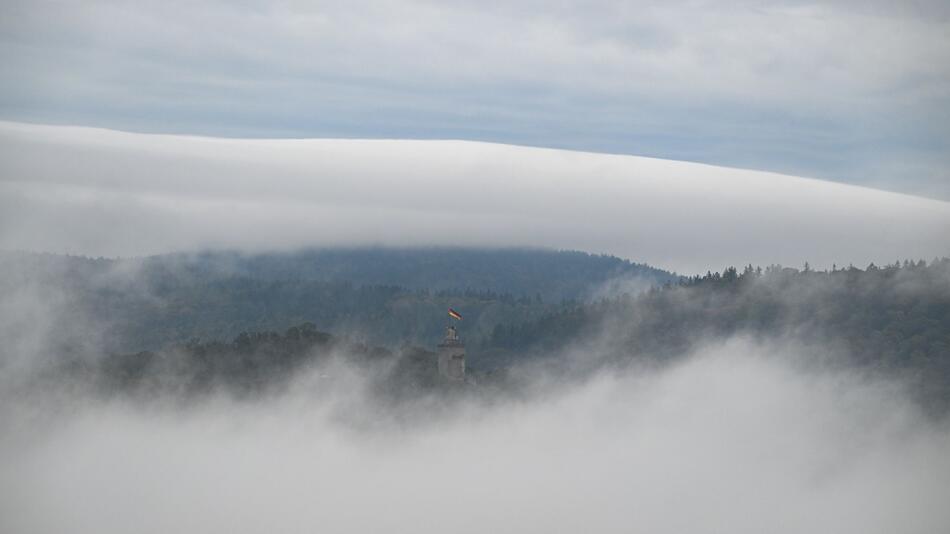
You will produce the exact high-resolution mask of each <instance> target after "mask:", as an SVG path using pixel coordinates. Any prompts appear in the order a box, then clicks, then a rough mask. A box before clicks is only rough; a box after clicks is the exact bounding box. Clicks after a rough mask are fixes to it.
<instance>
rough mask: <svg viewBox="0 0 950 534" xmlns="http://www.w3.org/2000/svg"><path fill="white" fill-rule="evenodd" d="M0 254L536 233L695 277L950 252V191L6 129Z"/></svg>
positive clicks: (492, 241)
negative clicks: (934, 195)
mask: <svg viewBox="0 0 950 534" xmlns="http://www.w3.org/2000/svg"><path fill="white" fill-rule="evenodd" d="M0 162H2V163H0V248H7V249H29V250H44V251H52V252H68V253H80V254H89V255H144V254H152V253H161V252H168V251H176V250H188V249H196V248H201V247H235V248H240V249H246V250H265V249H284V248H292V247H299V246H312V245H317V246H319V245H433V244H439V245H502V246H505V245H533V246H549V247H560V248H577V249H582V250H588V251H594V252H607V253H612V254H617V255H620V256H623V257H627V258H630V259H634V260H637V261H646V262H649V263H651V264H654V265H657V266H660V267H665V268H670V269H675V270H678V271H680V272H686V273H692V272H700V271H705V270H706V269H718V268H721V267H724V266H726V265H730V264H745V263H749V262H751V263H756V264H769V263H773V262H780V263H784V264H787V265H800V264H801V263H802V262H804V261H809V262H811V263H812V264H813V265H818V266H829V267H830V265H831V264H832V263H833V262H837V263H839V265H840V264H847V263H849V262H853V263H854V264H856V265H864V264H867V263H868V262H871V261H874V262H878V263H880V262H890V261H893V260H895V259H898V258H908V257H909V258H928V259H929V258H931V257H933V256H936V255H945V254H948V253H950V203H947V202H943V201H937V200H930V199H924V198H918V197H912V196H906V195H900V194H895V193H888V192H883V191H877V190H872V189H866V188H859V187H854V186H848V185H842V184H835V183H830V182H822V181H817V180H810V179H803V178H796V177H791V176H783V175H776V174H771V173H765V172H758V171H745V170H737V169H730V168H722V167H712V166H707V165H701V164H694V163H685V162H675V161H667V160H658V159H650V158H641V157H633V156H614V155H603V154H591V153H582V152H569V151H559V150H551V149H538V148H526V147H517V146H506V145H497V144H486V143H474V142H462V141H399V140H333V139H310V140H240V139H217V138H200V137H185V136H167V135H146V134H131V133H122V132H116V131H109V130H100V129H91V128H79V127H52V126H36V125H25V124H17V123H0Z"/></svg>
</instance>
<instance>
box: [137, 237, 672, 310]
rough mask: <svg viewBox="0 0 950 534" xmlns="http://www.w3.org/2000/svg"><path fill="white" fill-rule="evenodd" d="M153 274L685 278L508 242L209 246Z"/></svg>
mask: <svg viewBox="0 0 950 534" xmlns="http://www.w3.org/2000/svg"><path fill="white" fill-rule="evenodd" d="M143 266H144V268H145V269H146V270H148V271H149V272H150V273H151V274H152V275H153V276H174V277H181V276H182V275H183V274H185V273H187V274H188V275H190V276H195V277H199V278H216V279H217V278H221V277H224V276H229V277H240V278H250V279H255V280H266V281H275V280H307V281H316V282H349V283H352V284H354V285H356V286H362V285H385V286H398V287H401V288H406V289H413V290H415V289H426V290H429V291H454V292H458V291H464V290H474V291H478V292H486V291H487V292H493V293H498V294H505V293H507V294H511V295H515V296H524V295H527V296H531V297H535V296H538V295H540V296H541V298H543V299H544V300H547V301H561V300H565V299H567V300H585V299H587V298H588V297H591V296H593V295H592V292H594V291H596V290H597V288H599V287H600V286H601V285H602V284H604V283H605V282H607V281H609V280H616V279H628V280H629V279H633V280H639V281H643V282H646V283H653V284H662V283H665V282H669V281H674V280H676V279H677V278H678V277H677V276H676V275H675V274H673V273H670V272H667V271H664V270H661V269H657V268H654V267H651V266H648V265H645V264H640V263H632V262H630V261H627V260H623V259H620V258H617V257H615V256H608V255H594V254H588V253H586V252H578V251H556V250H547V249H528V248H505V249H482V248H447V247H430V248H402V249H397V248H328V249H309V250H303V251H299V252H293V253H285V254H256V255H246V254H240V253H237V252H205V253H200V254H173V255H165V256H155V257H151V258H147V259H146V260H144V261H143Z"/></svg>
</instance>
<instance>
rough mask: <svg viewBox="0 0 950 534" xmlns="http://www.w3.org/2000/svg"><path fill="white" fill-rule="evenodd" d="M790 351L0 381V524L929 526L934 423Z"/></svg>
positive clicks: (106, 529)
mask: <svg viewBox="0 0 950 534" xmlns="http://www.w3.org/2000/svg"><path fill="white" fill-rule="evenodd" d="M573 357H584V355H575V356H573ZM795 359H796V354H795V352H794V350H790V349H788V348H783V347H781V346H774V345H773V346H769V345H760V344H756V343H750V342H747V341H742V340H733V341H731V342H727V343H725V344H722V345H710V346H707V347H705V348H703V349H701V350H700V351H699V352H698V353H696V354H693V355H692V356H690V357H688V358H685V359H684V361H683V363H681V364H680V365H677V366H674V367H672V368H669V369H666V370H663V371H648V370H645V369H640V370H637V371H633V370H629V371H628V372H624V373H609V374H608V373H604V374H598V375H595V376H594V377H593V378H591V379H590V380H586V381H583V382H580V383H566V384H565V383H560V384H557V383H551V382H546V381H545V379H544V377H543V376H535V378H534V381H533V382H534V384H535V387H536V389H534V390H532V389H530V388H529V389H527V390H525V393H526V394H527V396H526V397H525V396H522V397H521V398H520V399H519V398H508V397H504V396H502V397H496V398H493V399H491V398H488V399H481V400H479V399H465V398H462V399H455V400H453V401H450V404H451V405H450V406H449V407H448V408H447V409H438V407H439V406H440V405H442V406H443V408H445V403H446V402H447V401H446V399H441V400H440V399H437V398H436V399H422V400H420V401H419V402H418V403H417V404H415V405H410V406H407V407H404V410H403V411H402V414H401V416H399V415H398V414H394V412H392V411H391V410H390V409H386V408H384V407H382V406H380V405H378V404H375V403H374V402H373V401H371V400H369V399H368V397H366V396H365V391H366V390H365V388H364V386H365V382H364V380H365V375H363V374H360V372H359V371H358V370H353V369H348V368H347V367H346V366H343V367H340V366H334V365H330V366H328V367H323V368H318V369H314V370H313V371H312V372H310V373H305V374H302V375H300V376H299V378H298V380H297V381H296V383H295V384H294V386H293V387H291V388H290V389H288V390H287V391H286V392H285V393H284V394H281V395H278V396H276V397H273V396H272V397H267V398H261V399H256V400H253V401H251V402H249V401H247V400H244V401H236V400H233V399H228V398H225V397H212V398H206V399H202V400H200V401H195V402H188V403H176V402H167V401H162V400H159V401H158V402H150V403H146V404H138V403H133V402H129V401H119V402H117V401H115V400H113V401H102V400H97V399H96V398H95V397H83V396H81V395H80V396H79V398H78V400H79V402H73V403H72V404H71V405H69V406H58V407H56V405H55V403H54V404H53V405H52V406H51V405H50V404H49V403H50V402H51V401H50V400H49V398H47V400H46V401H45V402H46V403H47V407H43V403H42V402H40V403H36V402H33V401H32V400H31V402H25V403H24V404H25V406H19V404H20V402H23V401H22V400H21V401H18V402H15V403H12V404H11V403H9V402H8V403H5V407H4V409H3V422H4V423H3V424H4V432H3V433H2V434H0V435H2V436H3V437H2V438H0V496H2V500H0V511H2V513H0V530H3V531H5V532H62V531H69V532H76V533H84V532H89V533H93V532H94V533H97V534H104V533H111V532H129V531H136V532H143V533H150V532H155V533H159V532H169V531H176V532H205V533H216V532H221V533H224V532H228V533H234V532H237V533H240V532H260V531H280V532H301V533H303V532H314V531H320V532H376V531H381V530H390V531H394V532H420V533H427V532H445V531H452V532H473V533H474V532H485V531H491V532H512V533H514V532H539V533H540V532H552V531H566V532H587V531H596V532H630V531H631V530H634V531H649V532H658V533H665V532H671V533H672V532H684V531H689V532H722V531H723V530H728V531H729V532H738V533H743V532H749V533H753V532H763V531H769V532H777V533H783V532H790V533H791V532H829V531H833V532H841V533H850V532H854V533H862V534H864V533H876V532H880V533H888V532H898V531H899V532H907V533H918V532H919V533H929V532H937V531H940V530H941V529H942V528H943V527H944V526H945V525H946V524H947V522H948V521H950V515H948V511H947V509H946V507H945V506H944V505H943V503H944V501H945V497H946V481H947V480H950V454H948V453H947V451H948V450H950V434H948V433H947V431H946V428H945V427H942V426H939V427H938V426H934V425H933V423H932V422H931V421H927V420H926V419H924V418H922V416H921V415H920V414H919V412H918V411H917V408H916V407H915V406H914V405H912V404H910V403H908V402H907V401H906V400H905V399H904V397H903V396H902V394H901V392H900V390H899V388H896V387H894V385H893V384H889V383H887V382H873V381H872V382H868V381H863V380H859V379H857V378H856V377H855V376H853V375H850V374H848V373H834V372H813V371H809V370H803V369H801V368H798V366H795V365H790V364H789V362H793V361H795ZM328 375H332V376H333V377H335V379H336V380H335V381H334V382H333V383H332V384H333V385H331V386H327V385H326V379H325V377H326V376H328ZM11 406H16V410H13V411H11V409H10V408H11ZM49 407H55V409H48V408H49ZM407 414H408V415H407ZM407 417H408V419H407Z"/></svg>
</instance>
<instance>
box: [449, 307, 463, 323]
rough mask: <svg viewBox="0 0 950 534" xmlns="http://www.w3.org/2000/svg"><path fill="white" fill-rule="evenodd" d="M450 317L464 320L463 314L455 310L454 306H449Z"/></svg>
mask: <svg viewBox="0 0 950 534" xmlns="http://www.w3.org/2000/svg"><path fill="white" fill-rule="evenodd" d="M449 317H451V318H453V319H456V320H459V321H461V320H462V314H461V313H459V312H457V311H455V310H453V309H452V308H449Z"/></svg>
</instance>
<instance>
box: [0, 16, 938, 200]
mask: <svg viewBox="0 0 950 534" xmlns="http://www.w3.org/2000/svg"><path fill="white" fill-rule="evenodd" d="M0 65H2V69H3V70H2V73H3V74H2V76H0V119H6V120H15V121H27V122H40V123H50V124H75V125H90V126H104V127H110V128H118V129H125V130H131V131H141V132H166V133H199V134H206V135H224V136H236V137H357V138H366V137H369V138H378V137H386V138H452V139H471V140H490V141H498V142H505V143H516V144H527V145H536V146H546V147H566V148H576V149H584V150H593V151H604V152H615V153H625V154H639V155H648V156H657V157H663V158H671V159H681V160H690V161H700V162H707V163H714V164H721V165H730V166H739V167H748V168H755V169H763V170H772V171H779V172H786V173H791V174H796V175H803V176H811V177H818V178H824V179H830V180H838V181H846V182H852V183H860V184H865V185H871V186H875V187H881V188H885V189H892V190H898V191H903V192H910V193H915V194H920V195H926V196H931V197H936V198H942V199H950V76H948V74H950V8H948V7H947V3H946V2H928V1H925V2H859V1H843V2H829V3H821V4H820V5H819V4H815V3H811V2H804V1H788V2H701V1H691V2H677V1H668V2H658V3H656V4H655V5H648V4H646V3H640V2H629V1H628V2H583V3H580V2H578V3H570V2H552V1H543V2H542V1H522V2H498V3H495V2H485V1H478V2H465V1H458V2H447V1H439V2H425V1H394V2H377V3H364V2H359V1H353V0H347V1H338V2H334V1H329V2H255V1H243V2H233V1H231V2H220V3H214V2H203V3H200V5H199V3H196V2H176V1H166V2H136V1H125V2H95V1H84V2H47V1H43V0H22V1H21V0H6V1H4V2H3V3H2V6H0Z"/></svg>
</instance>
